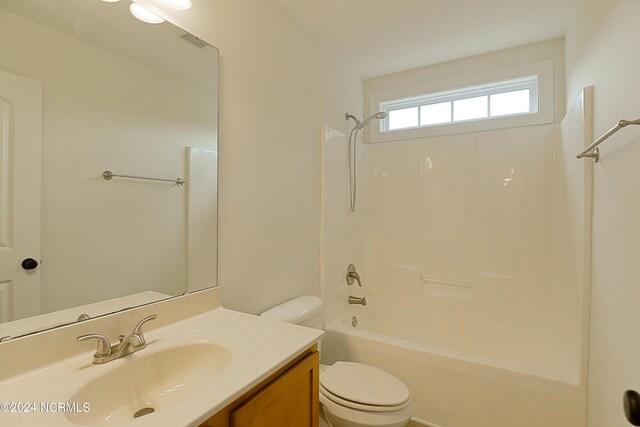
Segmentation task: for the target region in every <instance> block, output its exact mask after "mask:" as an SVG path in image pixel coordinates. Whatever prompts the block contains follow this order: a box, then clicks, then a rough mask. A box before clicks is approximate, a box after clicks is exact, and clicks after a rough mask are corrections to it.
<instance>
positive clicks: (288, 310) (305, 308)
mask: <svg viewBox="0 0 640 427" xmlns="http://www.w3.org/2000/svg"><path fill="white" fill-rule="evenodd" d="M260 316H261V317H266V318H269V319H274V320H280V321H282V322H288V323H295V324H297V325H300V326H307V327H309V328H315V329H322V326H323V325H322V298H320V297H314V296H303V297H298V298H296V299H292V300H291V301H287V302H285V303H282V304H280V305H277V306H275V307H273V308H271V309H269V310H267V311H265V312H264V313H262V314H261V315H260Z"/></svg>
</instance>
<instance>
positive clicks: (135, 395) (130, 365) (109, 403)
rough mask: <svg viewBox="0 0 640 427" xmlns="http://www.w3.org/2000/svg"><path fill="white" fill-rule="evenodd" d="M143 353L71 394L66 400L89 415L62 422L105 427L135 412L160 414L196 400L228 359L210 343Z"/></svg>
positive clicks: (76, 415) (68, 415) (70, 415)
mask: <svg viewBox="0 0 640 427" xmlns="http://www.w3.org/2000/svg"><path fill="white" fill-rule="evenodd" d="M148 349H149V348H148ZM148 349H147V350H148ZM144 351H145V350H141V351H140V352H139V353H137V354H136V355H135V356H136V357H129V356H127V357H126V359H127V360H126V363H123V364H121V365H120V366H117V367H115V368H114V369H109V370H105V373H104V374H103V375H100V376H98V377H97V378H95V379H93V380H92V381H91V382H89V383H87V384H86V385H84V386H83V387H81V388H80V389H78V390H77V391H76V392H75V393H73V395H72V396H70V397H69V399H68V402H80V403H83V402H87V403H88V404H89V405H90V411H88V412H69V413H66V414H65V416H66V418H67V419H68V420H69V421H71V422H72V423H75V424H81V425H95V426H107V425H115V424H119V423H122V422H126V421H131V420H132V419H133V418H134V415H135V414H136V413H138V412H139V411H140V412H142V413H154V412H159V411H162V410H163V409H166V408H168V407H170V406H172V405H174V404H176V403H178V402H181V401H183V400H185V399H188V398H190V397H193V396H196V395H197V394H198V393H199V392H200V391H201V390H202V389H203V388H205V387H207V386H208V385H210V384H211V382H212V381H213V380H214V379H215V378H216V377H218V376H219V375H220V374H221V373H222V372H223V371H224V370H225V369H226V368H227V366H228V365H229V362H230V361H231V353H230V352H229V351H228V350H227V349H226V348H225V347H222V346H219V345H216V344H210V343H194V344H183V345H180V346H176V347H171V348H166V349H164V350H161V351H157V352H151V353H148V354H144ZM109 363H115V362H109ZM107 366H108V364H106V365H102V366H95V367H94V368H101V367H105V368H106V367H107Z"/></svg>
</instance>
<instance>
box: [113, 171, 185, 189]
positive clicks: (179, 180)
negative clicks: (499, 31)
mask: <svg viewBox="0 0 640 427" xmlns="http://www.w3.org/2000/svg"><path fill="white" fill-rule="evenodd" d="M102 177H103V178H104V179H106V180H107V181H110V180H111V179H112V178H129V179H144V180H147V181H161V182H173V183H174V184H176V185H177V186H178V187H181V186H182V185H184V184H186V182H187V181H185V180H184V179H182V178H178V179H163V178H151V177H146V176H135V175H122V174H115V173H113V172H111V171H104V172H103V173H102Z"/></svg>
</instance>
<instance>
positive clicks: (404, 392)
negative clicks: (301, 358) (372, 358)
mask: <svg viewBox="0 0 640 427" xmlns="http://www.w3.org/2000/svg"><path fill="white" fill-rule="evenodd" d="M320 393H322V395H324V396H325V397H326V398H328V399H330V400H331V401H333V402H334V403H337V404H339V405H342V406H345V407H347V408H352V409H357V410H363V411H373V412H392V411H398V410H401V409H404V408H406V407H407V406H408V405H409V404H410V402H411V394H410V393H409V389H408V388H407V386H406V385H404V383H403V382H402V381H400V380H398V379H397V378H396V377H394V376H393V375H391V374H389V373H387V372H385V371H383V370H381V369H378V368H375V367H373V366H369V365H364V364H362V363H353V362H336V363H335V364H334V365H333V366H331V367H328V368H326V369H324V370H322V372H321V373H320Z"/></svg>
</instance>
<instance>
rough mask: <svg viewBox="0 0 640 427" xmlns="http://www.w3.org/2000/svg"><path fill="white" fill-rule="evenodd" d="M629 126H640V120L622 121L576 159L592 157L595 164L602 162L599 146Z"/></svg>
mask: <svg viewBox="0 0 640 427" xmlns="http://www.w3.org/2000/svg"><path fill="white" fill-rule="evenodd" d="M629 125H640V119H638V120H620V121H619V122H618V123H617V124H616V125H615V126H614V127H612V128H611V129H609V131H608V132H607V133H605V134H604V135H602V136H601V137H600V138H598V139H596V140H595V141H594V142H593V143H592V144H591V145H589V146H588V147H587V148H585V149H584V150H583V151H582V152H581V153H580V154H578V155H577V156H576V157H577V158H579V159H581V158H583V157H590V158H592V159H593V161H594V162H597V161H598V160H600V150H599V149H598V145H600V144H602V143H603V142H604V141H606V140H607V139H608V138H609V137H610V136H611V135H613V134H614V133H616V132H618V131H619V130H620V129H622V128H625V127H627V126H629Z"/></svg>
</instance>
